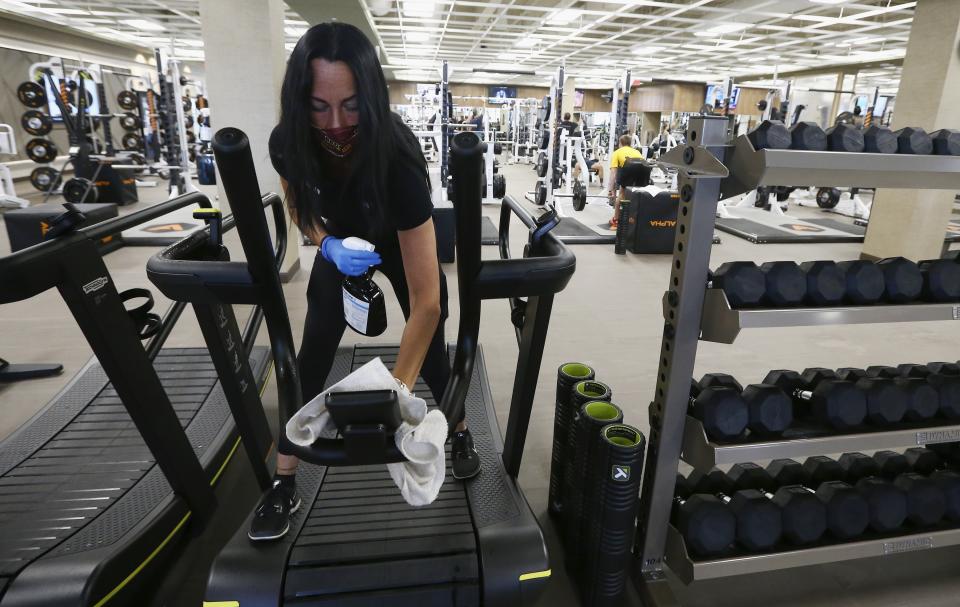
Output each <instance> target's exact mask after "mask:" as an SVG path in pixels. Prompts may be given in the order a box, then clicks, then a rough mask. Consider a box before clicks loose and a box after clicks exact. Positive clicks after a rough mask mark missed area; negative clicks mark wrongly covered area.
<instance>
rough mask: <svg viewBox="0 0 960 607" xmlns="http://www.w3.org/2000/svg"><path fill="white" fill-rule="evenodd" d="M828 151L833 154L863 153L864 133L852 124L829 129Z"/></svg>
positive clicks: (827, 132) (827, 133)
mask: <svg viewBox="0 0 960 607" xmlns="http://www.w3.org/2000/svg"><path fill="white" fill-rule="evenodd" d="M826 135H827V149H828V150H830V151H832V152H862V151H863V148H864V140H863V132H862V131H860V129H858V128H857V127H855V126H853V125H852V124H838V125H835V126H832V127H830V128H828V129H827V131H826Z"/></svg>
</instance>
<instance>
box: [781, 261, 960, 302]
mask: <svg viewBox="0 0 960 607" xmlns="http://www.w3.org/2000/svg"><path fill="white" fill-rule="evenodd" d="M958 267H960V264H958ZM800 269H801V270H802V271H803V273H804V274H805V275H806V277H807V301H808V302H810V303H811V304H812V305H815V306H831V305H835V304H838V303H840V302H842V301H843V296H844V294H845V293H846V284H845V282H844V276H843V272H841V271H840V268H838V267H837V264H836V262H834V261H806V262H804V263H802V264H800Z"/></svg>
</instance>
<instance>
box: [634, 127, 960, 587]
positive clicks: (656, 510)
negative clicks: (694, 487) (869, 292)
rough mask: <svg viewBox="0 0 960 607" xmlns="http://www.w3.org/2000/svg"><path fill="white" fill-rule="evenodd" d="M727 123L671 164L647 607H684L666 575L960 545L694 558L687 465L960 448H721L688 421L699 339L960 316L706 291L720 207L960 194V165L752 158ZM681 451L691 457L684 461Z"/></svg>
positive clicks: (943, 159)
mask: <svg viewBox="0 0 960 607" xmlns="http://www.w3.org/2000/svg"><path fill="white" fill-rule="evenodd" d="M729 124H730V123H729V121H728V120H727V119H726V118H725V117H722V116H697V117H695V118H691V120H690V121H689V123H688V125H687V133H686V141H687V143H686V145H683V146H679V147H677V148H675V149H674V150H672V151H671V152H669V153H667V154H665V155H664V156H663V157H661V159H660V162H661V163H662V164H664V165H667V166H671V167H675V168H677V169H678V170H679V186H680V188H679V189H680V205H679V209H678V218H677V229H676V233H675V234H676V235H675V242H674V253H673V263H672V265H671V274H670V282H669V285H668V290H667V292H666V293H665V295H664V298H663V314H664V331H663V338H662V342H661V350H660V357H659V364H658V378H657V386H656V393H655V395H654V400H653V402H652V403H651V404H650V408H649V416H650V436H649V442H648V447H647V459H646V464H645V470H644V475H643V490H642V492H641V497H640V512H639V515H638V519H637V530H636V541H635V548H634V556H635V562H634V567H633V577H634V582H635V584H636V586H637V589H638V591H639V592H640V595H641V597H642V599H643V603H644V604H645V605H647V606H654V605H656V606H664V605H678V604H679V603H678V602H677V600H676V598H675V597H674V595H673V593H672V592H671V590H670V588H669V585H668V582H667V579H666V575H665V572H664V569H665V567H666V566H668V565H669V567H670V569H671V570H672V571H673V572H674V573H676V574H677V575H678V576H679V577H680V578H681V580H682V581H684V582H685V583H690V582H691V581H695V580H705V579H711V578H718V577H726V576H731V575H743V574H750V573H758V572H764V571H773V570H779V569H786V568H791V567H799V566H806V565H814V564H823V563H829V562H837V561H843V560H851V559H858V558H865V557H873V556H882V555H886V554H893V553H900V552H904V551H909V550H918V549H925V548H932V547H934V546H937V547H940V546H948V545H958V544H960V529H958V528H953V529H935V530H909V529H905V530H904V534H903V535H897V536H892V537H891V536H867V537H865V538H862V539H858V540H856V541H848V542H844V543H836V544H826V545H817V546H814V547H811V548H792V549H786V550H782V551H777V552H766V553H745V554H739V553H737V554H734V555H733V556H724V557H721V558H714V559H709V560H699V559H693V558H692V557H691V556H690V555H689V553H688V552H687V550H686V546H685V545H684V542H683V538H682V536H681V535H680V534H679V532H677V531H676V530H675V529H674V528H673V527H672V526H671V524H670V512H671V505H672V502H673V495H674V483H675V479H676V474H677V468H678V464H679V462H680V460H681V459H683V460H684V461H685V462H687V463H688V464H690V465H692V466H694V467H695V468H698V469H701V470H709V469H710V467H712V466H713V465H715V464H732V463H735V462H749V461H754V460H767V459H775V458H779V457H799V456H809V455H820V454H824V453H840V452H843V451H856V450H863V449H890V448H898V447H900V448H903V447H910V446H917V445H924V444H933V443H938V442H952V441H957V440H958V439H960V425H958V424H953V425H944V424H943V420H940V421H939V423H940V424H941V425H934V424H937V423H938V422H937V421H931V422H930V424H931V425H929V426H920V425H917V426H911V427H910V428H909V429H907V430H903V429H897V430H881V431H860V432H854V433H850V434H838V435H830V436H827V437H821V438H816V439H809V438H797V439H789V438H781V439H775V440H768V441H763V442H748V443H742V444H736V445H720V444H716V443H713V442H710V441H709V440H708V439H707V437H706V435H705V433H704V431H703V427H702V426H701V425H699V423H698V422H696V420H694V419H692V418H690V417H688V416H687V405H688V401H689V397H690V378H691V377H692V376H693V370H694V363H695V359H696V355H697V346H698V343H699V341H700V340H701V339H702V340H706V341H715V342H720V343H733V341H734V339H735V338H736V336H737V335H738V334H739V332H740V331H741V330H742V329H747V328H762V327H787V326H811V325H825V324H856V323H889V322H911V321H921V320H928V321H931V320H949V321H956V320H957V319H958V318H960V305H957V304H953V303H950V304H908V305H899V306H898V305H875V306H863V307H855V306H837V307H832V308H790V309H769V308H767V309H758V310H735V309H731V307H730V305H729V303H728V302H727V300H726V297H725V296H724V295H723V293H722V291H720V290H716V289H707V272H708V269H709V262H710V252H711V242H712V240H713V228H714V219H715V215H716V212H717V203H718V202H719V201H720V200H721V199H723V198H728V197H731V196H736V195H738V194H742V193H744V192H747V191H749V190H752V189H756V188H757V187H758V186H762V185H775V184H779V183H791V184H796V185H797V186H816V185H817V184H821V183H833V184H837V185H838V186H855V185H859V186H864V185H866V184H870V185H872V186H874V187H893V188H916V189H950V190H957V189H960V157H953V156H909V155H899V154H890V155H885V154H869V153H845V152H809V151H802V150H760V151H757V150H754V149H753V146H752V145H751V144H750V141H749V140H748V139H747V138H746V137H745V136H740V137H737V138H736V139H733V138H732V136H731V133H730V127H729ZM681 453H682V455H681Z"/></svg>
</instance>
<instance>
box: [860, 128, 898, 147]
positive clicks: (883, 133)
mask: <svg viewBox="0 0 960 607" xmlns="http://www.w3.org/2000/svg"><path fill="white" fill-rule="evenodd" d="M863 151H864V152H870V153H872V154H896V153H897V136H896V135H895V134H894V133H893V131H891V130H890V129H888V128H887V127H885V126H878V125H875V124H874V125H871V126H869V127H867V128H866V129H864V130H863Z"/></svg>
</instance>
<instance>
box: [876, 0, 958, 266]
mask: <svg viewBox="0 0 960 607" xmlns="http://www.w3.org/2000/svg"><path fill="white" fill-rule="evenodd" d="M958 41H960V2H956V0H922V1H921V2H918V3H917V8H916V10H915V11H914V15H913V26H912V28H911V29H910V41H909V42H908V44H907V55H906V57H905V58H904V60H903V76H902V78H901V79H900V90H899V91H898V92H897V103H896V106H895V107H894V115H893V124H892V125H891V126H892V127H893V128H894V129H899V128H902V127H906V126H919V127H923V128H924V129H926V130H927V131H928V132H931V131H933V130H935V129H940V128H949V127H955V126H956V123H957V121H956V115H957V114H956V99H957V98H958V97H960V55H958V53H957V44H958ZM864 185H867V184H864ZM955 194H956V193H955V192H952V191H946V190H880V191H878V192H877V194H876V196H875V197H874V201H873V208H872V210H871V212H870V225H869V227H868V229H867V236H866V240H865V241H864V243H863V253H862V254H861V257H863V258H865V259H877V258H882V257H891V256H895V255H902V256H904V257H907V258H909V259H913V260H920V259H931V258H936V257H940V254H941V251H942V248H943V239H944V234H945V232H946V228H947V225H948V223H949V221H950V213H951V211H952V210H953V198H954V195H955Z"/></svg>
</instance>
